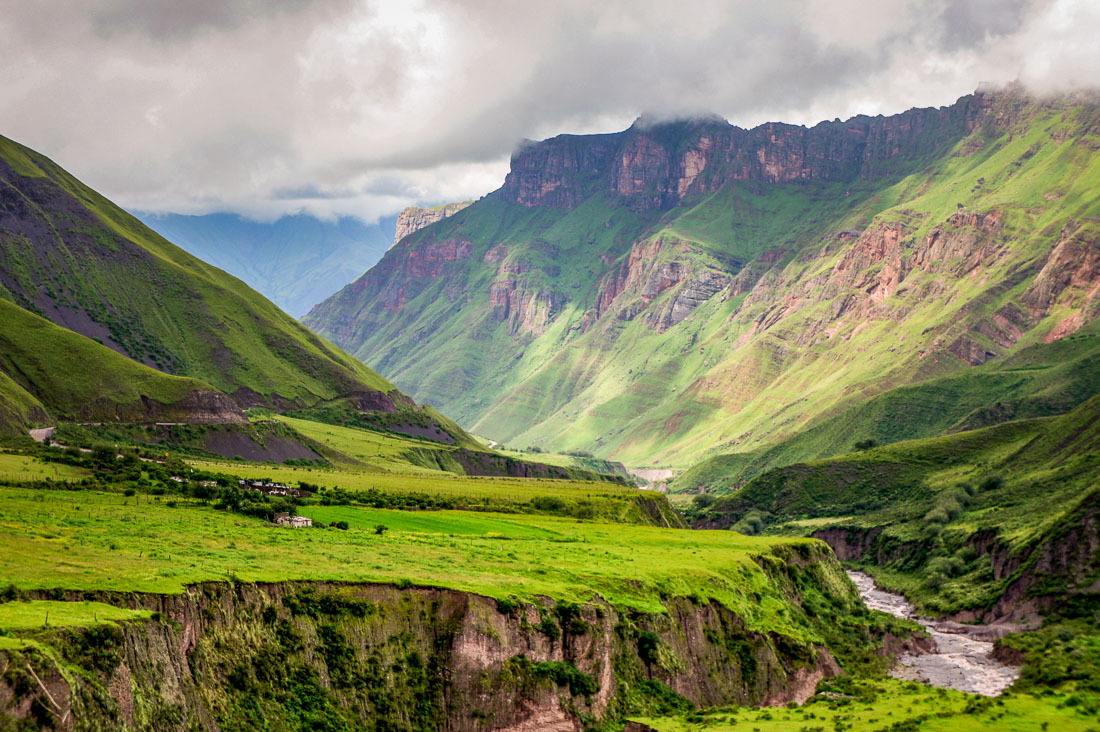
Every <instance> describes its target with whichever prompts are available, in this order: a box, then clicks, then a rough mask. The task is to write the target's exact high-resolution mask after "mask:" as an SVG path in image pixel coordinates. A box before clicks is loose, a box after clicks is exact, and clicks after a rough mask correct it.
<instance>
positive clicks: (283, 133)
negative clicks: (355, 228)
mask: <svg viewBox="0 0 1100 732" xmlns="http://www.w3.org/2000/svg"><path fill="white" fill-rule="evenodd" d="M1097 29H1100V1H1098V0H933V1H931V2H929V1H927V0H920V1H917V0H768V1H767V2H762V1H761V0H745V1H744V2H741V1H739V0H726V1H720V0H713V1H702V0H667V1H657V0H588V1H573V0H540V1H539V2H527V1H525V0H524V1H520V0H499V1H494V0H449V1H443V0H392V1H391V0H312V1H311V0H266V1H264V0H0V134H3V135H5V136H8V137H11V138H14V139H16V140H18V141H20V142H22V143H24V144H27V145H30V146H31V147H33V148H35V149H37V150H39V151H41V152H43V153H45V154H47V155H49V156H50V157H52V158H53V159H54V160H55V161H57V162H58V163H59V164H61V165H62V166H64V167H65V168H67V169H68V170H70V171H71V172H73V173H74V174H76V175H77V176H79V177H80V178H82V179H83V180H84V181H85V182H87V183H89V184H90V185H92V186H93V187H94V188H96V189H98V190H100V191H101V192H103V193H105V194H106V195H108V196H109V197H111V198H112V199H114V200H115V201H116V202H118V203H119V204H121V205H123V206H126V207H128V208H132V209H144V210H151V211H172V212H182V213H205V212H209V211H234V212H240V213H244V214H246V215H249V216H253V217H257V218H273V217H276V216H278V215H281V214H284V213H292V212H296V211H306V212H310V213H314V214H318V215H322V216H328V215H334V214H341V215H342V214H350V215H354V216H358V217H360V218H363V219H364V220H366V221H368V222H369V221H372V220H373V219H375V218H377V217H378V216H380V215H385V214H389V213H393V212H395V211H397V210H399V209H400V208H402V207H404V206H405V205H409V204H412V203H416V202H421V203H430V202H440V201H444V200H460V199H465V198H476V197H478V196H480V195H483V194H484V193H487V192H489V191H490V190H493V189H495V188H497V187H498V186H499V185H500V183H501V182H502V181H503V178H504V174H505V173H506V172H507V169H508V156H509V154H510V152H511V151H512V149H513V148H514V147H515V146H516V143H517V142H518V141H520V140H522V139H524V138H532V139H540V138H543V137H549V136H552V135H555V134H558V133H562V132H579V133H586V132H610V131H615V130H620V129H623V128H625V127H627V126H628V125H629V124H630V122H631V121H632V120H633V119H634V118H635V117H636V116H637V115H638V114H639V113H642V112H649V113H654V114H658V115H665V116H682V115H691V114H698V113H704V112H708V113H717V114H720V115H722V116H724V117H725V118H727V119H729V120H730V121H731V122H733V123H734V124H738V125H741V126H746V127H747V126H752V125H755V124H759V123H761V122H765V121H770V120H778V121H784V122H795V123H804V124H812V123H814V122H817V121H819V120H821V119H832V118H834V117H841V118H844V117H848V116H851V115H853V114H857V113H861V112H862V113H870V114H875V113H885V114H890V113H894V112H899V111H902V110H905V109H908V108H909V107H913V106H929V105H935V106H939V105H944V104H950V103H951V102H953V101H954V100H955V99H956V98H957V97H959V96H961V95H963V94H967V93H969V92H970V91H972V90H973V89H974V88H975V86H976V85H977V84H978V83H979V82H983V81H987V82H1006V81H1010V80H1012V79H1014V78H1019V79H1021V80H1022V81H1024V82H1025V83H1027V84H1029V85H1031V86H1032V87H1033V88H1035V89H1040V90H1044V91H1057V90H1062V89H1066V88H1073V87H1080V86H1100V42H1098V40H1097Z"/></svg>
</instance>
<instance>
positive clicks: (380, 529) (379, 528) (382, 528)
mask: <svg viewBox="0 0 1100 732" xmlns="http://www.w3.org/2000/svg"><path fill="white" fill-rule="evenodd" d="M389 530H390V527H389V526H386V525H385V524H376V525H375V527H374V533H376V534H378V535H379V536H382V534H385V533H386V532H387V531H389Z"/></svg>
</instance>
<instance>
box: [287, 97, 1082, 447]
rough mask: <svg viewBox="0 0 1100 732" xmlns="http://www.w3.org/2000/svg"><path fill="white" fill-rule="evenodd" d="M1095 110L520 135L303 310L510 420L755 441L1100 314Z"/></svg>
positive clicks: (346, 340) (623, 442)
mask: <svg viewBox="0 0 1100 732" xmlns="http://www.w3.org/2000/svg"><path fill="white" fill-rule="evenodd" d="M1096 109H1097V105H1096V102H1095V100H1094V99H1092V98H1091V97H1090V98H1087V99H1083V98H1072V99H1061V100H1044V101H1036V100H1032V99H1028V98H1027V97H1026V96H1025V95H1022V94H1020V93H1019V91H1018V90H1008V91H1006V92H999V93H986V94H975V95H972V96H968V97H964V98H962V99H960V100H959V101H958V102H957V103H956V104H954V105H952V106H950V107H944V108H940V109H915V110H910V111H909V112H905V113H903V114H899V115H894V116H891V117H874V118H871V117H854V118H852V119H850V120H846V121H843V122H841V121H834V122H823V123H821V124H819V125H816V126H814V127H811V128H806V127H797V126H792V125H784V124H779V123H773V124H767V125H762V126H761V127H758V128H754V129H751V130H743V129H740V128H737V127H734V126H731V125H729V124H728V123H726V122H725V121H722V120H716V119H702V120H694V121H680V122H665V123H652V122H650V121H647V120H639V121H638V122H637V123H635V124H634V125H633V126H632V127H631V128H630V129H628V130H625V131H624V132H621V133H616V134H610V135H593V136H571V135H562V136H559V137H555V138H552V139H550V140H546V141H544V142H541V143H530V144H526V145H524V146H522V147H521V148H519V149H518V150H517V151H516V153H515V154H514V155H513V159H512V168H511V171H510V172H509V174H508V176H507V178H506V180H505V182H504V185H503V186H502V187H501V189H500V190H498V191H496V192H495V193H492V194H490V195H489V196H486V197H485V198H484V199H482V200H480V201H478V202H477V203H476V204H474V205H473V206H471V207H470V208H468V209H466V210H465V211H464V212H463V215H462V216H461V217H456V218H452V219H448V220H444V221H442V222H438V223H437V224H435V226H433V227H432V228H431V229H429V230H427V231H425V232H423V233H422V234H421V235H419V236H417V237H410V238H409V239H407V240H405V241H403V242H402V243H401V244H399V245H398V246H396V247H394V249H393V250H391V252H390V253H389V254H388V255H387V256H386V257H385V258H384V259H383V261H382V262H381V263H379V265H377V266H376V267H375V268H374V269H372V270H371V271H370V272H368V273H367V274H366V275H365V276H364V277H363V278H361V279H360V280H359V281H357V282H356V283H354V284H353V285H351V286H349V288H347V289H346V290H345V291H344V292H343V293H340V294H339V295H337V296H335V297H333V298H331V299H330V300H328V301H326V302H325V303H323V304H322V305H320V306H318V307H317V308H316V309H315V310H314V311H313V313H311V314H310V316H309V318H307V320H306V321H305V322H306V323H307V324H308V325H310V326H311V327H313V328H316V329H318V330H319V331H320V332H321V333H323V334H324V335H326V336H328V337H331V338H333V339H334V340H336V342H337V343H339V344H341V345H343V346H344V347H346V348H348V349H349V350H351V351H352V352H353V353H355V354H356V355H358V356H359V357H360V358H362V359H364V360H365V361H366V362H367V363H368V364H370V365H372V366H374V367H375V368H378V369H380V370H382V371H383V372H385V373H387V374H388V375H391V377H392V378H393V379H395V381H396V382H397V383H398V384H403V385H405V384H407V385H409V388H410V389H411V390H412V391H413V396H414V397H415V398H418V399H420V400H422V401H429V402H430V403H433V404H435V405H438V406H440V407H442V408H443V409H444V410H445V411H447V412H448V413H450V414H452V415H455V416H456V417H457V418H458V419H460V420H461V421H464V422H465V423H467V424H470V425H473V426H474V428H475V429H477V430H479V431H481V432H482V433H484V434H490V435H493V437H494V439H502V440H506V441H509V442H510V441H513V440H520V441H521V443H522V444H540V445H545V446H549V447H553V448H555V449H584V450H589V451H595V452H597V453H598V454H600V455H601V456H605V457H614V458H616V459H624V460H627V461H630V462H634V463H638V464H650V463H651V462H652V461H655V460H657V461H660V462H661V464H670V465H679V466H685V467H686V465H687V464H689V463H690V462H692V461H693V460H694V459H696V458H698V457H699V456H700V455H702V454H703V453H705V452H706V451H711V450H716V449H718V450H723V451H744V450H755V449H758V448H764V447H767V446H769V445H770V444H773V443H774V442H775V441H776V440H777V439H778V438H781V437H784V436H787V435H790V434H792V433H793V432H796V431H798V430H800V429H804V428H806V427H808V426H810V425H812V424H813V423H814V421H815V420H817V419H819V418H820V417H821V416H822V415H829V414H835V413H836V412H837V411H838V410H840V409H842V408H844V407H846V406H848V405H854V404H857V403H860V402H861V401H862V400H866V399H868V398H870V397H873V396H874V395H875V394H877V393H879V392H881V391H882V390H884V389H886V388H890V387H893V386H899V385H902V384H907V383H912V382H915V381H920V380H924V379H928V378H931V377H938V376H944V375H947V374H950V373H954V372H956V371H957V370H959V369H966V368H970V367H973V366H976V365H980V364H983V363H985V362H988V361H989V360H991V359H996V358H1000V357H1002V356H1005V355H1006V354H1010V353H1012V352H1014V351H1015V350H1016V349H1018V348H1020V347H1022V345H1021V344H1027V343H1030V342H1034V341H1036V340H1044V339H1045V340H1057V339H1060V338H1064V337H1066V336H1067V335H1070V334H1073V333H1075V332H1078V331H1079V330H1080V329H1081V328H1084V327H1086V326H1087V325H1088V324H1089V323H1090V322H1092V321H1093V320H1094V319H1095V318H1096V316H1097V314H1098V313H1100V306H1098V304H1097V298H1098V295H1097V290H1096V288H1097V282H1098V274H1097V271H1096V266H1097V265H1096V261H1097V255H1096V251H1095V247H1096V243H1097V241H1100V236H1098V235H1097V231H1096V228H1095V225H1094V223H1093V222H1094V221H1095V219H1096V217H1097V215H1100V212H1098V211H1096V210H1095V205H1094V204H1093V203H1091V201H1092V200H1093V199H1092V198H1091V197H1090V196H1089V195H1087V194H1086V193H1085V191H1086V190H1088V189H1090V187H1091V185H1092V184H1091V183H1090V182H1089V176H1088V174H1087V172H1086V171H1087V169H1088V161H1089V160H1091V159H1093V156H1094V155H1095V152H1094V151H1095V150H1096V149H1097V145H1098V143H1097V142H1096V138H1097V132H1096V129H1097V128H1096V125H1095V124H1094V122H1093V120H1094V118H1095V115H1096ZM1067 151H1069V152H1067ZM1059 156H1063V157H1059ZM1055 159H1059V160H1063V161H1065V160H1071V159H1072V160H1073V161H1074V162H1073V163H1072V164H1067V166H1068V167H1066V168H1065V169H1064V170H1063V171H1062V172H1061V173H1059V175H1058V176H1057V177H1051V175H1050V174H1049V171H1050V170H1052V169H1053V168H1051V167H1048V166H1052V165H1054V162H1053V161H1054V160H1055ZM1002 191H1004V192H1003V193H1002ZM411 239H416V241H412V240H411ZM457 242H463V243H467V244H468V249H467V248H466V246H465V245H459V244H456V243H457ZM443 253H446V254H445V256H444V255H443ZM457 344H462V345H461V346H460V347H456V345H457ZM434 363H440V364H443V363H446V364H447V366H446V368H445V369H444V368H443V367H440V368H438V369H436V368H435V367H434V366H433V365H432V364H434ZM425 368H427V369H428V373H427V376H426V378H425V371H424V370H425ZM823 370H824V372H825V373H829V374H831V375H832V378H829V379H822V378H820V375H821V373H823Z"/></svg>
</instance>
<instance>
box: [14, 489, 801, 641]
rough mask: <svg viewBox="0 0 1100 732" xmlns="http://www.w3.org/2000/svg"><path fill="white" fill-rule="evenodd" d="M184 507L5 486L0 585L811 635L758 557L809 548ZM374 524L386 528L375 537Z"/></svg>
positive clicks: (708, 535) (653, 532)
mask: <svg viewBox="0 0 1100 732" xmlns="http://www.w3.org/2000/svg"><path fill="white" fill-rule="evenodd" d="M176 503H177V505H176V507H174V508H173V507H169V506H168V500H163V499H161V498H160V497H150V496H132V497H125V496H121V495H118V494H110V493H99V492H92V491H63V490H58V491H39V490H31V489H23V488H11V487H0V544H2V545H3V546H4V547H5V551H4V552H3V554H2V555H0V577H3V578H4V579H5V581H7V582H12V583H14V584H15V586H16V587H18V588H24V589H48V588H55V587H60V588H64V589H73V590H121V591H143V592H167V593H177V592H181V591H183V589H184V587H185V586H186V585H187V584H190V583H194V582H202V581H209V580H225V579H227V578H237V579H240V580H242V581H280V580H294V579H301V580H306V579H318V580H319V579H327V580H342V581H357V582H411V583H413V584H422V585H429V586H437V587H449V588H453V589H458V590H467V591H471V592H475V593H479V594H483V595H487V596H490V597H498V598H503V597H508V596H512V595H515V596H519V597H525V598H530V597H533V596H536V595H549V596H551V597H554V598H559V599H567V600H573V601H583V600H592V599H594V598H597V597H601V598H603V599H605V600H607V601H608V602H611V603H614V604H616V605H621V606H624V607H634V608H638V609H643V610H648V611H656V612H660V611H661V609H662V607H663V606H662V602H661V598H662V597H669V596H673V597H675V596H682V597H686V596H696V597H699V598H708V597H709V598H713V599H715V600H718V601H719V602H722V603H723V604H725V605H727V606H728V607H730V608H731V609H733V610H735V611H736V612H738V613H739V614H741V615H742V617H744V618H745V619H746V620H747V621H748V622H749V624H750V627H768V628H773V629H775V628H780V629H784V630H786V631H790V632H791V633H796V634H801V633H804V632H805V631H804V629H799V628H795V627H793V626H792V625H791V623H792V620H791V619H790V618H789V617H788V611H787V609H786V608H787V603H786V601H784V600H783V599H782V598H781V597H779V596H778V595H777V594H776V589H775V586H774V585H773V584H772V583H770V582H769V580H768V579H767V577H766V576H765V574H764V572H763V571H762V570H761V568H760V566H759V565H758V564H757V563H756V562H755V561H754V560H753V557H754V555H759V554H768V553H770V552H771V551H772V550H775V549H778V548H782V547H786V546H791V545H793V546H798V545H800V544H802V543H805V541H806V540H799V539H796V540H789V539H777V538H756V537H745V536H741V535H739V534H735V533H732V532H728V531H714V532H708V531H683V530H672V529H659V528H651V527H641V526H627V525H618V524H598V523H587V522H576V521H572V520H568V519H559V518H554V517H535V516H525V517H523V518H522V520H520V519H517V518H515V517H510V516H507V515H493V514H484V515H482V514H471V513H469V512H437V513H432V514H421V513H411V512H402V511H381V510H367V509H355V508H350V507H335V508H323V507H316V508H313V509H307V511H310V510H312V511H319V512H321V513H318V514H316V515H317V516H318V518H322V517H324V518H326V519H328V520H347V521H348V523H349V524H352V528H350V529H349V530H347V531H342V530H339V529H334V528H325V529H321V528H314V529H297V530H294V529H282V528H277V527H275V526H273V525H271V524H269V523H266V522H264V521H261V520H258V519H247V518H243V517H241V516H240V515H234V514H227V513H223V512H218V511H213V510H211V509H210V508H208V507H202V506H200V505H198V504H197V503H195V502H191V501H178V502H176ZM337 517H338V518H337ZM450 522H454V524H455V530H454V531H448V529H447V526H448V524H449V523H450ZM376 524H384V525H386V526H387V527H389V530H388V531H386V532H385V533H384V534H382V535H378V534H376V533H375V531H374V529H373V526H375V525H376ZM753 593H759V595H760V597H761V600H760V601H759V602H756V601H754V600H753V599H751V598H752V596H753Z"/></svg>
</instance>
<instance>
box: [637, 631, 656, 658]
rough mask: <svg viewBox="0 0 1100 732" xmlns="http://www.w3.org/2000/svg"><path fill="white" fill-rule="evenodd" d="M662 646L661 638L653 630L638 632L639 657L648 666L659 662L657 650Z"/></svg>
mask: <svg viewBox="0 0 1100 732" xmlns="http://www.w3.org/2000/svg"><path fill="white" fill-rule="evenodd" d="M660 647H661V638H660V636H658V635H657V634H656V633H654V632H653V631H651V630H643V631H642V632H640V633H638V657H639V658H641V659H642V661H643V662H644V663H645V664H646V665H647V666H652V665H653V664H655V663H657V652H658V650H659V649H660Z"/></svg>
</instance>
